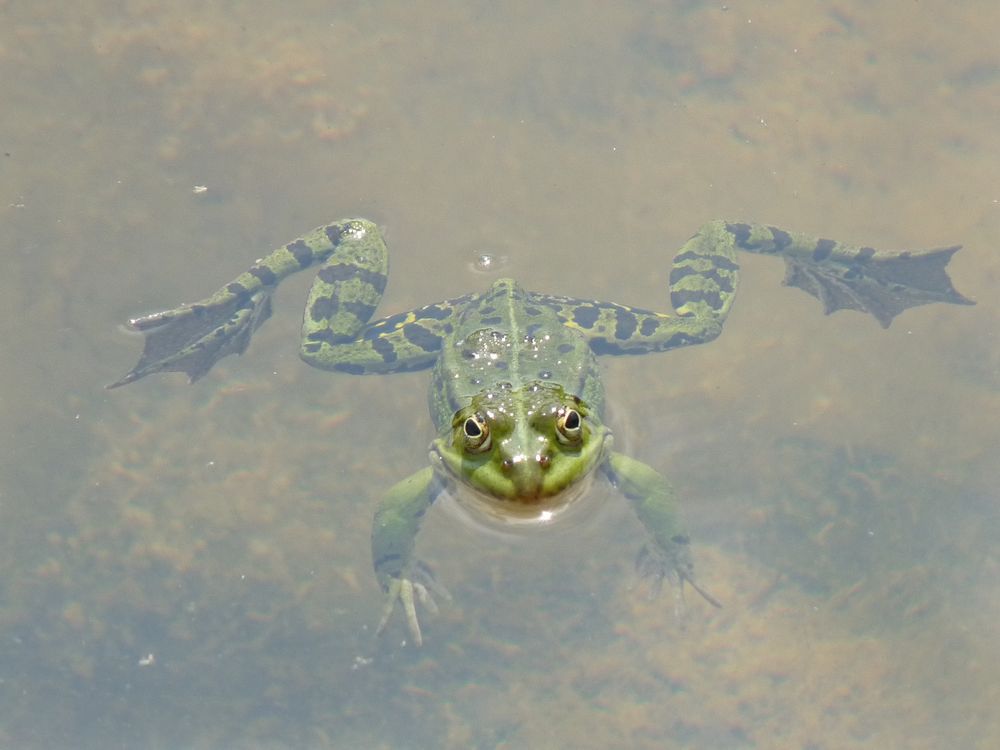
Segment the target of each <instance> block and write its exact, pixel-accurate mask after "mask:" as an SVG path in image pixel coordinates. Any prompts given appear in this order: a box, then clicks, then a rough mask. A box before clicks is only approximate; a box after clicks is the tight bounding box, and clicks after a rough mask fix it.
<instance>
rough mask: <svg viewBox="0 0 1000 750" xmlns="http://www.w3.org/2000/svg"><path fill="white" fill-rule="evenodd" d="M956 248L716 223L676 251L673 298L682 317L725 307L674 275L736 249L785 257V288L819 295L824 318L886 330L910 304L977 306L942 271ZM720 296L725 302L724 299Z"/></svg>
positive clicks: (707, 292) (722, 222)
mask: <svg viewBox="0 0 1000 750" xmlns="http://www.w3.org/2000/svg"><path fill="white" fill-rule="evenodd" d="M959 247H960V246H958V245H955V246H952V247H944V248H938V249H934V250H912V251H910V250H904V251H899V252H885V251H879V250H875V249H873V248H871V247H855V246H852V245H846V244H844V243H841V242H836V241H835V240H828V239H822V238H818V237H813V236H810V235H805V234H798V233H794V232H786V231H784V230H782V229H778V228H777V227H772V226H765V225H763V224H735V223H729V222H725V221H713V222H710V223H708V224H706V225H705V226H703V227H702V228H701V230H699V232H698V233H697V234H696V235H695V236H694V237H692V238H691V239H690V240H689V241H688V243H687V244H685V245H684V247H683V248H682V249H681V252H680V253H679V254H678V256H677V259H676V260H675V270H674V274H672V275H671V298H672V300H673V302H674V306H675V308H676V309H677V311H678V313H681V314H685V313H688V312H691V313H694V314H705V313H706V312H708V313H710V314H711V313H713V312H714V311H715V310H717V309H721V307H722V306H720V305H719V304H718V303H716V302H715V301H714V299H715V298H713V291H712V289H711V288H709V287H708V286H706V287H705V291H701V288H696V289H694V290H692V291H690V292H689V291H688V290H687V286H686V285H685V280H684V278H678V279H677V281H676V282H675V279H674V276H675V275H678V276H680V275H681V274H682V273H684V271H683V270H681V269H683V268H686V267H687V266H688V260H687V259H688V258H691V259H695V258H698V257H700V256H703V255H705V254H710V253H715V252H718V251H719V250H725V251H727V252H732V250H731V248H738V249H740V250H744V251H746V252H751V253H757V254H761V255H780V256H781V257H782V258H783V259H784V260H785V266H786V274H785V284H786V285H788V286H794V287H798V288H799V289H802V290H804V291H806V292H808V293H809V294H811V295H812V296H814V297H816V299H818V300H819V301H820V302H822V303H823V310H824V312H825V313H827V314H830V313H832V312H835V311H837V310H858V311H860V312H866V313H869V314H870V315H872V316H873V317H874V318H876V319H877V320H878V321H879V323H880V324H881V325H882V327H883V328H888V326H889V324H890V323H891V322H892V319H893V318H894V317H895V316H896V315H898V314H899V313H901V312H902V311H903V310H906V309H907V308H910V307H916V306H918V305H926V304H929V303H932V302H947V303H951V304H958V305H971V304H974V303H973V302H972V300H969V299H967V298H965V297H964V296H962V295H961V294H959V293H958V292H957V291H956V290H955V288H954V287H953V286H952V283H951V279H950V278H949V277H948V274H947V272H946V271H945V266H947V265H948V261H949V260H951V257H952V255H954V254H955V252H957V251H958V249H959ZM722 299H723V302H725V296H724V295H723V298H722ZM729 300H730V302H731V295H730V298H729ZM723 314H724V313H723Z"/></svg>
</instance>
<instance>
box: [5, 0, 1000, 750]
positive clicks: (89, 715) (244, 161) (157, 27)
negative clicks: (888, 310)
mask: <svg viewBox="0 0 1000 750" xmlns="http://www.w3.org/2000/svg"><path fill="white" fill-rule="evenodd" d="M258 5H260V6H262V7H251V6H250V5H249V4H248V5H243V6H240V5H235V6H230V5H226V6H225V7H223V6H213V7H208V8H206V7H205V5H204V4H202V3H186V2H185V3H174V4H162V3H149V2H124V3H110V2H83V3H76V4H74V5H72V6H71V7H70V6H67V5H66V4H64V3H32V4H25V3H16V2H2V1H0V70H2V74H0V100H2V101H3V117H2V119H0V122H2V124H3V126H2V128H0V191H2V195H0V248H2V250H3V257H4V260H5V266H4V269H5V272H4V274H3V276H2V280H0V285H2V286H0V311H2V316H0V326H2V339H0V341H2V342H3V349H2V352H0V357H2V359H3V362H4V365H3V367H0V384H2V390H0V419H2V425H3V427H4V429H2V430H0V745H3V746H5V747H6V746H10V747H19V748H31V747H39V748H43V747H44V748H51V747H77V748H79V747H83V748H91V747H93V748H105V747H150V748H160V747H162V748H173V747H203V748H231V747H237V748H238V747H248V748H249V747H255V748H256V747H296V748H301V747H316V748H324V747H331V748H356V747H372V748H422V747H447V748H469V747H476V748H494V747H503V748H522V747H544V748H550V747H551V748H557V747H575V748H608V747H634V748H662V747H678V748H686V747H690V748H696V747H698V748H701V747H712V748H855V747H858V748H861V747H866V748H867V747H870V748H887V747H907V748H924V747H926V748H937V747H982V748H988V747H994V746H996V745H997V744H1000V719H998V714H997V712H996V708H995V707H996V705H997V704H998V702H1000V677H998V675H1000V649H998V646H997V639H996V622H997V619H998V617H1000V587H998V585H997V580H998V572H1000V560H998V558H997V554H996V545H995V540H996V539H997V535H998V533H1000V513H998V504H1000V494H998V492H997V489H996V488H997V487H998V486H1000V470H998V467H997V461H996V455H997V449H998V446H1000V429H998V421H997V417H996V415H997V414H998V413H1000V342H998V335H1000V334H998V330H1000V326H998V322H1000V321H998V310H1000V306H998V304H997V301H996V300H997V297H998V295H997V289H998V284H1000V255H998V252H997V242H998V240H997V238H998V237H1000V231H998V230H1000V190H998V185H997V182H996V174H997V173H998V168H1000V164H998V159H997V156H996V155H997V154H998V153H1000V130H998V129H997V127H996V124H997V118H998V115H1000V108H998V105H997V102H998V101H1000V53H998V52H997V51H996V45H995V39H996V35H997V32H998V30H1000V10H998V7H997V6H996V4H995V3H990V2H985V1H982V2H969V3H962V4H951V5H945V4H933V6H932V5H927V4H916V5H915V4H913V3H910V2H884V3H878V4H870V3H863V2H840V3H836V4H827V3H818V4H802V3H795V2H791V1H790V0H788V1H786V2H775V3H767V4H762V3H752V4H742V5H741V4H730V5H728V6H724V5H721V4H703V3H691V2H676V3H655V2H636V3H631V4H628V5H625V4H621V3H618V4H611V3H606V4H602V3H593V4H590V5H582V4H580V3H568V2H553V3H547V4H543V5H539V4H538V3H468V2H466V3H457V2H456V3H445V2H438V3H413V4H398V3H353V4H352V3H337V4H331V3H322V2H296V3H292V4H287V3H286V4H283V5H280V6H278V5H274V6H271V5H266V4H258ZM199 186H201V187H204V188H207V189H205V190H202V189H199ZM350 215H363V216H367V217H369V218H371V219H374V220H376V221H378V222H379V223H380V224H382V225H384V226H386V228H387V232H388V237H389V241H390V244H391V247H392V250H393V257H392V263H393V270H392V274H391V282H390V287H389V290H388V294H387V298H386V303H385V311H386V312H394V311H398V310H403V309H408V308H410V307H414V306H416V305H419V304H423V303H426V302H432V301H436V300H438V299H443V298H446V297H451V296H455V295H456V294H460V293H464V292H467V291H470V290H472V289H474V288H477V287H483V286H486V285H488V284H489V283H490V281H491V280H492V278H493V276H490V275H483V274H481V273H477V272H476V271H475V270H473V263H474V261H475V259H476V257H477V256H478V255H479V254H480V253H483V252H489V253H494V254H496V255H498V256H505V257H506V265H504V267H503V268H502V269H501V270H500V272H501V273H502V274H504V275H511V276H515V277H517V278H518V279H520V280H521V281H522V282H523V283H524V284H525V286H528V287H530V288H534V289H540V290H544V291H548V292H552V293H558V294H571V295H577V296H582V297H595V298H601V299H609V300H614V301H618V302H623V303H629V304H636V305H642V306H646V307H661V308H662V307H663V306H664V305H666V293H665V291H666V274H667V269H668V267H669V258H670V255H671V253H672V252H673V249H674V248H675V247H677V246H678V245H679V244H680V243H681V242H682V241H683V240H684V239H686V238H687V237H688V236H689V235H690V234H691V233H692V232H694V231H695V230H696V229H697V227H698V226H700V225H701V224H702V223H703V222H705V221H706V220H709V219H713V218H718V217H723V218H730V219H737V220H753V221H764V222H769V223H772V224H775V225H777V226H780V227H785V228H788V229H796V230H800V231H805V232H812V233H816V234H818V235H824V236H831V237H835V238H837V239H841V240H844V241H851V242H857V243H863V244H871V245H874V246H876V247H880V248H886V249H892V248H899V247H925V246H930V247H934V246H942V245H948V244H953V243H956V242H961V243H963V244H964V245H965V249H963V250H962V251H961V253H959V254H958V255H957V256H956V258H955V260H954V262H953V263H952V266H951V269H950V270H951V272H952V276H953V278H954V279H955V282H956V286H957V287H958V288H959V289H960V290H961V291H962V292H963V293H965V294H967V295H969V296H972V297H974V298H976V299H978V301H979V304H978V306H977V307H974V308H964V307H962V308H960V307H950V306H947V307H946V306H931V307H924V308H920V309H916V310H911V311H908V312H906V313H905V314H903V315H902V316H901V317H900V318H899V319H897V321H896V322H895V323H894V324H893V326H892V327H891V328H890V329H888V330H887V331H884V330H882V329H881V328H879V326H878V325H877V323H876V322H875V321H873V320H871V319H869V318H865V317H862V316H861V315H858V314H856V313H841V314H838V315H835V316H833V317H829V318H827V317H824V316H823V315H822V314H821V311H820V309H819V306H818V305H817V304H816V302H815V300H812V299H810V298H808V297H806V296H805V295H803V294H801V293H800V292H798V291H796V290H790V289H784V288H782V287H781V285H780V280H781V274H782V269H781V268H780V263H769V262H768V259H764V258H749V259H747V260H746V261H745V263H744V268H745V271H746V272H745V274H744V279H743V286H742V288H741V291H740V299H739V301H738V302H737V305H736V308H735V310H734V313H733V315H732V316H731V317H730V320H729V322H728V323H727V328H726V332H725V334H724V335H723V337H722V338H721V339H719V340H718V341H716V342H713V343H712V344H711V345H708V346H705V347H700V348H694V349H690V350H682V351H678V352H673V353H671V354H667V355H660V356H649V357H644V358H637V359H619V360H615V361H611V362H608V363H606V364H607V366H606V368H605V371H606V385H607V388H608V393H609V400H610V401H611V402H612V416H613V417H614V418H615V419H616V422H617V425H618V429H619V433H620V435H621V438H622V440H623V441H624V443H625V445H626V447H627V449H628V450H629V451H630V452H631V453H633V454H634V455H636V456H638V457H640V458H642V459H643V460H646V461H648V462H650V463H651V464H652V465H654V466H656V467H658V468H660V469H662V470H664V471H665V472H667V473H669V474H670V475H671V477H672V478H673V480H674V482H675V483H676V485H677V486H678V489H679V490H680V491H681V492H682V494H683V497H684V498H685V503H686V507H687V510H688V516H689V519H690V526H691V531H692V535H693V537H694V542H695V552H696V555H697V560H698V565H699V569H700V571H701V578H702V581H703V582H704V583H705V585H706V586H707V587H708V588H709V589H710V590H711V591H712V592H713V593H714V594H716V595H717V596H718V597H719V598H721V599H722V600H723V601H724V602H725V605H726V606H725V608H724V609H722V610H721V611H714V610H711V609H710V608H708V607H707V606H705V605H704V603H703V602H701V601H697V600H695V599H693V598H689V601H688V611H687V616H686V618H685V619H684V620H682V621H678V620H677V619H676V618H675V617H674V613H673V602H672V600H671V596H670V594H669V592H664V594H663V595H661V597H660V598H659V599H657V600H654V601H647V600H646V598H645V597H644V596H643V595H642V592H641V591H640V590H638V589H637V587H636V586H635V584H636V579H635V575H634V572H633V567H632V565H633V560H634V555H635V552H636V550H637V548H638V546H639V544H640V539H641V537H640V533H639V531H640V530H639V526H638V524H637V522H636V521H635V520H634V519H633V518H632V517H631V515H630V514H629V512H628V509H627V508H626V507H625V504H624V501H622V500H620V499H619V498H617V496H616V495H615V494H614V493H613V492H612V491H611V490H609V489H607V488H604V487H597V488H595V490H594V491H595V492H599V493H603V494H604V495H605V496H606V499H607V510H606V511H604V512H603V513H602V514H601V515H600V516H599V517H598V518H596V519H595V520H594V522H592V523H589V524H584V525H581V526H579V527H575V528H573V529H568V530H564V531H561V532H558V533H554V534H552V536H551V537H536V538H534V539H531V540H528V541H524V542H517V543H514V542H505V541H503V540H498V539H494V538H491V537H484V536H483V535H481V534H478V533H476V532H475V531H474V530H470V529H466V528H464V527H462V526H459V525H456V523H455V522H454V521H453V520H451V519H449V518H448V517H447V516H445V515H443V514H434V513H432V514H431V516H430V517H429V519H428V521H427V523H426V524H425V529H424V531H423V532H422V535H421V538H420V542H419V548H420V550H421V555H422V556H423V557H424V558H426V559H428V560H429V561H430V562H432V563H433V564H434V565H435V567H436V569H437V571H438V574H439V576H440V577H441V578H442V579H443V580H444V581H445V582H446V583H447V585H448V586H449V588H450V590H451V592H452V594H453V595H454V597H455V601H454V603H453V604H451V605H448V606H446V607H444V608H443V610H442V612H441V614H440V616H439V617H437V618H426V619H425V636H426V645H425V647H424V648H423V649H422V650H414V649H413V648H411V647H404V648H401V647H400V646H399V642H400V641H401V640H402V639H403V637H404V632H403V629H402V627H400V624H399V623H398V622H396V623H395V627H394V628H393V629H391V630H390V633H389V634H388V635H387V636H386V637H384V638H383V639H382V640H376V639H375V638H374V636H373V633H372V625H373V624H374V623H375V622H377V620H378V616H379V612H380V608H381V601H380V594H379V592H378V589H377V586H376V584H375V581H374V577H373V575H372V574H371V571H370V567H369V550H368V541H369V533H370V523H371V513H372V511H373V509H374V507H375V503H376V501H377V497H378V495H379V493H380V492H381V491H382V490H384V489H385V488H387V487H388V486H390V485H391V484H392V483H393V482H394V481H396V480H397V479H399V478H401V477H403V476H405V475H407V474H408V473H410V472H411V471H413V470H415V469H416V468H418V467H419V466H420V465H421V464H422V462H423V461H424V460H425V451H426V444H427V442H428V441H429V439H430V436H431V432H430V429H431V428H430V420H429V419H428V416H427V413H426V405H425V399H426V387H427V378H426V376H425V375H424V374H420V373H417V374H412V375H401V376H394V377H385V378H377V377H375V378H351V377H348V376H339V377H338V376H333V375H330V374H326V373H322V372H318V371H312V370H310V368H308V367H306V366H305V365H304V364H302V363H301V362H300V361H299V360H298V357H297V349H298V343H297V331H298V322H299V316H300V314H301V313H300V311H301V305H302V303H303V301H304V296H305V289H306V287H307V285H308V280H307V279H302V280H299V281H297V282H296V281H293V282H289V283H287V284H286V285H284V286H285V288H283V289H282V291H281V292H279V294H278V295H277V298H276V300H275V302H276V307H277V313H276V315H275V317H274V319H273V320H272V321H271V322H269V323H268V325H267V326H266V327H265V328H264V329H263V330H262V331H261V332H260V334H259V335H258V336H257V337H256V338H255V339H254V342H253V344H252V346H251V349H250V351H249V352H248V354H247V355H246V356H245V357H243V358H241V359H227V360H224V361H223V362H222V363H221V365H219V366H217V367H216V368H215V370H213V372H212V373H211V374H210V375H209V376H208V377H206V378H205V379H204V380H203V381H200V382H199V383H198V384H196V385H195V386H193V387H187V386H186V385H185V384H184V379H183V378H182V377H180V376H170V377H161V378H152V379H149V380H145V381H143V382H141V383H139V384H136V385H133V386H130V387H128V388H126V389H122V390H117V391H114V392H110V393H108V392H105V391H104V390H103V385H104V384H105V383H108V382H111V381H112V380H114V379H115V378H117V377H118V376H120V375H121V374H122V373H123V372H124V371H125V370H126V369H128V367H129V366H130V365H131V364H132V362H133V361H134V357H135V356H136V355H137V353H138V351H139V349H140V348H141V346H140V341H139V340H138V339H136V338H133V337H130V336H128V335H126V334H125V333H124V332H123V331H122V329H121V327H120V323H121V322H123V321H124V320H126V319H127V318H128V317H131V316H134V315H136V314H139V313H142V312H147V311H150V310H154V309H159V308H162V307H167V306H172V305H174V304H176V303H178V302H181V301H184V300H192V299H195V298H198V297H201V296H204V295H205V294H207V293H209V292H211V291H212V290H214V289H215V288H216V287H218V286H219V285H220V284H222V283H224V282H225V281H227V280H229V279H230V278H232V277H233V276H235V275H236V274H237V273H239V272H240V271H242V270H243V269H244V268H245V267H246V266H247V265H248V264H249V263H250V262H251V261H252V260H254V259H255V258H257V257H259V256H261V255H262V254H264V253H265V252H266V251H268V250H269V249H271V248H272V247H273V246H275V245H277V244H279V243H281V242H284V241H287V240H289V239H291V238H293V237H295V236H297V235H298V234H300V233H301V232H303V231H305V230H308V229H310V228H312V227H313V226H316V225H318V224H321V223H324V222H326V221H329V220H332V219H335V218H339V217H342V216H350Z"/></svg>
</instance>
